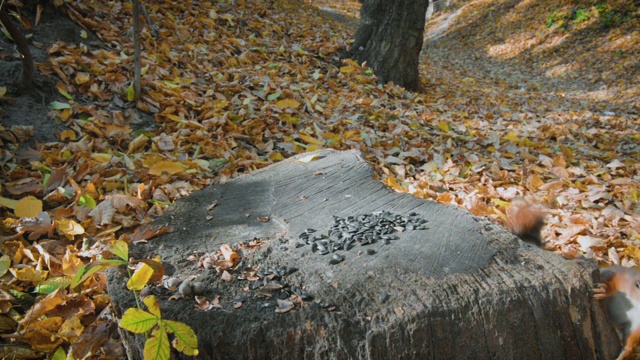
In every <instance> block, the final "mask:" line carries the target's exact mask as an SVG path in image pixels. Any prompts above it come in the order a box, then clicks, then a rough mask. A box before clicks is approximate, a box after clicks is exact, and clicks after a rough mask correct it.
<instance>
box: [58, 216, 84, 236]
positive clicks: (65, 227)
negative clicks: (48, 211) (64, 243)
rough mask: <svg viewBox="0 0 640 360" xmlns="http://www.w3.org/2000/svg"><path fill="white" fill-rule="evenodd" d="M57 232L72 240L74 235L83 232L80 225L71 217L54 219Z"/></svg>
mask: <svg viewBox="0 0 640 360" xmlns="http://www.w3.org/2000/svg"><path fill="white" fill-rule="evenodd" d="M56 226H57V228H58V232H59V233H61V234H62V235H64V236H66V237H67V239H69V240H73V236H74V235H80V234H84V228H83V227H82V225H80V224H78V223H77V222H75V221H73V220H71V219H60V220H57V221H56Z"/></svg>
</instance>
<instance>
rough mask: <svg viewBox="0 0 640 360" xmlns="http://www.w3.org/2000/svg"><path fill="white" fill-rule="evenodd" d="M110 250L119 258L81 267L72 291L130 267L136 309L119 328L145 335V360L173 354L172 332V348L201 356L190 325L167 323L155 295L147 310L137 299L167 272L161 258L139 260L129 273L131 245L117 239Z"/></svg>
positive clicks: (129, 285) (165, 359) (146, 300)
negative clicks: (111, 269)
mask: <svg viewBox="0 0 640 360" xmlns="http://www.w3.org/2000/svg"><path fill="white" fill-rule="evenodd" d="M109 251H110V252H111V253H112V254H114V255H115V256H116V257H117V258H118V259H100V260H97V261H95V262H92V263H89V264H87V265H85V266H84V267H82V268H81V269H80V271H78V273H77V274H76V276H75V277H74V278H73V280H72V281H71V288H79V287H80V286H81V285H82V284H83V283H84V282H85V281H86V280H87V279H88V278H89V277H90V276H91V275H93V274H95V273H96V272H99V271H103V270H105V269H107V268H109V267H112V266H120V265H125V266H127V271H128V272H129V281H128V282H127V288H128V289H129V290H131V291H132V292H133V295H134V297H135V299H136V305H137V307H136V308H129V309H127V310H126V311H125V312H124V314H123V315H122V319H121V320H120V327H122V328H123V329H125V330H127V331H131V332H133V333H136V334H145V336H146V337H147V340H146V342H145V345H144V358H145V360H146V359H154V360H168V359H169V358H170V355H171V348H170V342H169V333H171V334H173V336H174V337H175V341H174V342H173V347H174V348H175V349H176V350H178V351H180V352H183V353H184V354H186V355H190V356H196V355H198V338H197V337H196V334H195V332H194V331H193V329H191V327H190V326H189V325H187V324H184V323H181V322H178V321H172V320H165V319H163V318H162V316H161V312H160V306H159V304H158V301H157V300H156V298H155V296H148V297H146V298H144V299H143V300H142V301H143V303H144V305H146V307H147V310H149V311H145V310H142V307H141V305H140V301H139V299H138V292H139V291H140V290H142V289H143V288H144V287H145V286H146V285H147V284H148V283H149V282H150V281H152V280H153V279H154V278H158V277H161V276H162V274H163V273H164V271H163V268H162V265H161V264H160V262H159V259H154V260H148V259H147V260H140V261H139V264H138V265H139V266H138V267H137V269H136V270H135V271H134V272H133V274H132V273H131V271H130V270H129V267H128V266H129V260H128V259H129V246H128V244H127V243H126V242H125V241H122V240H117V241H116V242H115V243H114V244H113V245H112V246H111V247H110V248H109Z"/></svg>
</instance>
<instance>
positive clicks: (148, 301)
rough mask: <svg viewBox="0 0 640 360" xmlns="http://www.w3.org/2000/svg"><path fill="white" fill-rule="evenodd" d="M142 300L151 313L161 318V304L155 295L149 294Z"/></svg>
mask: <svg viewBox="0 0 640 360" xmlns="http://www.w3.org/2000/svg"><path fill="white" fill-rule="evenodd" d="M142 301H143V302H144V304H145V305H147V308H148V309H149V312H150V313H152V314H153V315H155V316H157V317H158V318H161V316H160V305H158V300H156V297H155V295H151V296H147V297H146V298H144V300H142Z"/></svg>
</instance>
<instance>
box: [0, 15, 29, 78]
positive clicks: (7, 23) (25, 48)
mask: <svg viewBox="0 0 640 360" xmlns="http://www.w3.org/2000/svg"><path fill="white" fill-rule="evenodd" d="M6 8H7V7H6V5H5V6H3V7H2V8H0V23H2V25H3V26H4V28H5V29H7V32H8V33H9V35H11V38H12V39H13V41H14V42H15V43H16V46H17V47H18V51H19V52H20V55H22V79H21V80H20V84H19V86H18V87H19V88H20V90H26V89H29V88H30V87H31V85H32V84H33V72H34V69H33V56H31V51H30V50H29V44H28V43H27V38H25V36H24V34H23V33H22V31H20V29H19V28H18V27H17V26H15V25H14V24H13V22H11V19H10V18H9V15H8V13H7V9H6Z"/></svg>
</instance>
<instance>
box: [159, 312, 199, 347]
mask: <svg viewBox="0 0 640 360" xmlns="http://www.w3.org/2000/svg"><path fill="white" fill-rule="evenodd" d="M164 325H165V326H166V328H167V331H169V332H170V333H172V334H173V335H175V340H174V343H173V346H174V347H175V348H176V350H178V351H180V352H183V353H184V354H185V355H189V356H197V355H198V337H197V336H196V333H195V332H194V331H193V329H192V328H191V327H190V326H189V325H187V324H185V323H181V322H178V321H172V320H165V321H164Z"/></svg>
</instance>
